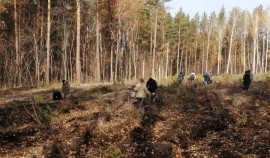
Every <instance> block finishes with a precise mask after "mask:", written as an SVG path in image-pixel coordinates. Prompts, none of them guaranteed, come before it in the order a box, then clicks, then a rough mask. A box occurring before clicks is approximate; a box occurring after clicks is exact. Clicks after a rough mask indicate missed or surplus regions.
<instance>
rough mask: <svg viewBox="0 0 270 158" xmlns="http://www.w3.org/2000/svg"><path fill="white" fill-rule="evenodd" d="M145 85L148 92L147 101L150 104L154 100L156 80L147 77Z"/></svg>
mask: <svg viewBox="0 0 270 158" xmlns="http://www.w3.org/2000/svg"><path fill="white" fill-rule="evenodd" d="M146 87H147V89H148V91H149V92H150V96H149V103H150V104H152V103H153V102H154V98H155V95H156V92H157V82H156V81H155V80H154V79H153V78H149V79H148V81H147V82H146Z"/></svg>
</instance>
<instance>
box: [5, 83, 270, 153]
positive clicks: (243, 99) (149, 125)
mask: <svg viewBox="0 0 270 158" xmlns="http://www.w3.org/2000/svg"><path fill="white" fill-rule="evenodd" d="M52 92H53V90H29V89H9V90H1V91H0V155H1V156H0V157H3V158H10V157H29V158H32V157H38V158H39V157H53V158H57V157H80V158H81V157H91V158H104V157H106V158H120V157H121V158H127V157H132V158H133V157H134V158H143V157H145V158H165V157H166V158H174V157H176V158H180V157H187V158H188V157H198V158H200V157H223V158H227V157H228V158H233V157H239V158H241V157H243V158H246V157H254V158H257V157H258V158H265V157H270V133H269V132H270V124H269V122H270V99H269V98H270V82H269V81H264V82H262V81H261V82H253V83H252V84H251V87H250V89H249V90H248V91H245V90H242V87H241V86H240V85H239V83H234V84H228V83H212V84H210V85H206V86H205V85H203V84H202V83H175V84H173V85H170V86H168V87H165V86H161V87H159V89H158V93H157V96H158V97H157V98H158V99H157V102H156V103H155V104H154V105H147V106H146V107H144V108H137V107H136V106H134V105H133V101H134V99H133V98H130V86H125V85H105V86H96V87H91V88H88V87H84V88H74V87H73V88H72V92H71V95H70V97H69V98H68V99H65V100H60V101H52Z"/></svg>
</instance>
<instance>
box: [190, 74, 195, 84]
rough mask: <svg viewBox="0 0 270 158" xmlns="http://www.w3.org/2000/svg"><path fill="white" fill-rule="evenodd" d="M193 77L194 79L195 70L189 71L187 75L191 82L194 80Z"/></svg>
mask: <svg viewBox="0 0 270 158" xmlns="http://www.w3.org/2000/svg"><path fill="white" fill-rule="evenodd" d="M195 79H196V74H195V72H191V73H190V75H189V80H190V81H191V82H193V81H195Z"/></svg>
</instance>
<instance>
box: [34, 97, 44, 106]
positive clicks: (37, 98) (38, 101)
mask: <svg viewBox="0 0 270 158" xmlns="http://www.w3.org/2000/svg"><path fill="white" fill-rule="evenodd" d="M34 101H35V103H37V104H42V103H44V102H45V100H44V98H43V97H42V96H40V95H35V96H34Z"/></svg>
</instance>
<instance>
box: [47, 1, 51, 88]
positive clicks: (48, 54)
mask: <svg viewBox="0 0 270 158" xmlns="http://www.w3.org/2000/svg"><path fill="white" fill-rule="evenodd" d="M47 20H48V21H47V41H46V48H47V66H46V83H47V84H49V83H50V49H51V46H50V43H51V41H50V38H51V0H48V17H47Z"/></svg>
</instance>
